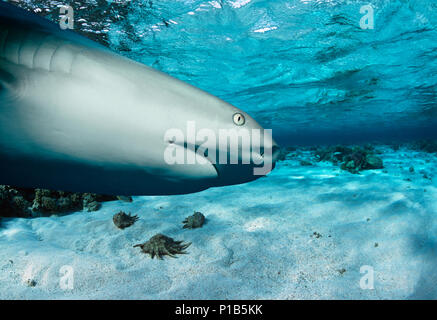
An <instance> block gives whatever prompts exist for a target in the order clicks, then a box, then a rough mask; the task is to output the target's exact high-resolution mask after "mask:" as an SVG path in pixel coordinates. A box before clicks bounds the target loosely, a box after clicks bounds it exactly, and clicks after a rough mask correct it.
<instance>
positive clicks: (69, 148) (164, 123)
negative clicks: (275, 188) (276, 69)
mask: <svg viewBox="0 0 437 320" xmlns="http://www.w3.org/2000/svg"><path fill="white" fill-rule="evenodd" d="M237 112H239V113H241V114H243V115H244V116H245V119H246V121H245V124H244V127H245V128H247V129H262V128H261V127H260V126H259V125H258V124H257V123H256V122H255V120H253V119H252V118H251V117H250V116H249V115H248V114H246V113H245V112H243V111H241V110H239V109H237V108H235V107H234V106H232V105H230V104H228V103H226V102H224V101H222V100H220V99H218V98H216V97H214V96H212V95H210V94H208V93H206V92H204V91H201V90H199V89H197V88H195V87H193V86H191V85H189V84H187V83H184V82H182V81H180V80H177V79H175V78H172V77H170V76H168V75H166V74H164V73H161V72H159V71H157V70H154V69H152V68H149V67H147V66H145V65H143V64H140V63H137V62H135V61H132V60H129V59H127V58H124V57H122V56H120V55H118V54H116V53H114V52H112V51H110V50H109V49H107V48H104V47H103V46H101V45H99V44H97V43H95V42H93V41H91V40H89V39H86V38H85V37H82V36H79V35H78V34H76V33H74V32H73V31H64V30H61V29H60V28H59V26H58V25H57V24H54V23H51V22H49V21H47V20H46V19H44V18H41V17H38V16H37V15H34V14H33V13H29V12H26V11H25V10H22V9H19V8H17V7H15V6H14V5H11V4H8V3H5V2H2V1H0V184H8V185H13V186H17V187H31V188H47V189H54V190H65V191H75V192H94V193H101V194H116V195H172V194H185V193H191V192H197V191H201V190H204V189H207V188H209V187H216V186H224V185H232V184H239V183H244V182H248V181H252V180H255V179H257V178H259V176H255V175H254V174H253V168H254V167H255V165H254V164H253V163H251V164H249V165H243V164H236V165H232V164H224V165H221V164H220V165H219V164H213V161H211V159H210V158H208V155H205V159H206V160H208V161H206V163H205V164H175V165H169V164H167V163H166V162H165V161H164V156H163V155H164V151H165V149H166V148H167V147H168V145H169V144H170V143H173V141H165V140H164V136H165V132H166V130H168V129H170V128H180V129H181V130H182V131H183V132H185V130H186V126H187V121H195V123H196V127H197V128H208V129H212V130H214V132H218V130H219V129H235V128H236V125H235V123H234V122H233V115H234V114H235V113H237ZM217 134H218V133H217ZM263 137H264V136H263ZM264 138H265V139H267V140H266V141H269V143H268V144H266V148H267V145H269V146H270V148H272V149H273V151H274V152H273V156H271V159H269V160H270V161H272V162H273V163H274V160H275V153H276V149H277V146H276V145H275V143H274V141H273V140H272V138H271V137H269V136H267V135H265V137H264ZM265 139H261V145H260V146H259V147H261V150H262V148H263V147H264V145H262V143H263V141H264V140H265ZM196 145H198V142H197V141H196ZM272 145H273V147H271V146H272ZM178 147H180V148H185V149H187V150H184V151H187V152H188V151H189V150H188V147H187V143H182V144H180V145H178ZM218 149H219V148H218ZM217 152H232V151H230V150H217ZM267 154H268V153H267ZM229 156H231V155H229ZM260 156H261V157H263V155H262V154H261V153H260ZM238 157H239V159H241V153H240V154H239V155H238ZM265 160H266V159H265Z"/></svg>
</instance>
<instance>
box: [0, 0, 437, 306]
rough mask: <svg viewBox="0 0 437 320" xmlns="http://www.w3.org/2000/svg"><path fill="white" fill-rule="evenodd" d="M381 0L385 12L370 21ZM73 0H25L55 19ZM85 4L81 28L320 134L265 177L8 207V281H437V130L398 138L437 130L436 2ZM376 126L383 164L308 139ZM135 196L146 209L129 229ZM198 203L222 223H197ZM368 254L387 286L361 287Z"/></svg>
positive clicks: (179, 289) (264, 290)
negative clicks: (168, 252) (167, 248)
mask: <svg viewBox="0 0 437 320" xmlns="http://www.w3.org/2000/svg"><path fill="white" fill-rule="evenodd" d="M10 2H12V1H10ZM369 3H370V4H371V5H372V6H373V8H374V28H373V29H362V28H361V26H360V21H361V19H362V17H363V14H362V13H360V9H361V8H362V6H364V5H368V4H369ZM62 4H64V3H63V2H62V1H50V0H26V1H20V2H19V3H18V5H20V6H22V7H24V8H26V9H28V10H33V11H35V12H36V13H38V14H40V15H43V16H46V17H47V18H48V19H51V20H54V21H58V20H59V15H58V12H59V11H58V6H60V5H62ZM72 5H73V7H74V9H75V10H74V12H75V31H77V32H79V33H82V34H84V35H85V36H87V37H89V38H91V39H93V40H96V41H98V42H100V43H103V44H105V45H107V46H109V47H110V48H112V49H113V50H115V51H117V52H118V53H120V54H122V55H124V56H127V57H129V58H132V59H134V60H137V61H139V62H142V63H145V64H147V65H150V66H153V67H154V68H157V69H159V70H162V71H164V72H166V73H169V74H170V75H172V76H175V77H177V78H179V79H181V80H184V81H187V82H189V83H191V84H193V85H195V86H197V87H200V88H201V89H204V90H206V91H208V92H210V93H212V94H214V95H216V96H218V97H220V98H222V99H224V100H226V101H228V102H230V103H232V104H234V105H236V106H237V107H238V108H241V109H243V110H245V111H247V112H248V113H250V114H251V115H252V116H253V117H254V118H255V119H256V120H258V121H259V122H260V123H261V124H262V125H263V127H265V128H271V129H273V134H274V137H275V139H276V140H277V141H278V142H279V143H280V144H281V145H282V146H287V145H288V146H297V145H303V146H305V147H301V148H300V147H297V148H288V149H287V150H286V151H284V154H283V159H282V160H281V161H278V162H277V164H276V168H275V169H274V170H273V172H272V173H271V174H270V175H269V176H268V177H263V178H261V179H258V180H256V181H254V182H251V183H246V184H241V185H235V186H227V187H221V188H211V189H208V190H205V191H202V192H198V193H193V194H187V195H177V196H147V197H146V196H144V197H143V196H141V197H133V199H132V200H133V201H132V202H124V201H109V202H104V203H103V204H102V207H101V208H100V209H99V210H98V211H97V212H92V213H90V212H87V211H86V210H83V211H80V210H79V209H77V210H79V211H75V212H68V213H69V214H68V215H67V214H65V215H64V214H62V215H60V216H58V215H56V214H53V215H51V216H49V217H47V216H41V217H40V216H37V217H36V218H33V219H24V218H7V219H2V221H1V222H2V225H1V226H0V227H1V229H0V247H1V248H2V250H0V271H1V272H0V288H1V290H0V298H2V299H18V298H19V299H22V298H26V299H53V298H55V299H64V298H80V299H84V298H85V299H90V298H91V299H92V298H94V299H120V298H122V299H126V297H128V298H130V299H332V298H339V299H416V298H420V299H435V298H436V297H437V291H436V286H435V284H436V283H437V277H436V274H435V270H436V268H437V265H436V259H435V257H436V248H437V219H436V218H437V203H436V201H435V199H436V198H437V184H436V177H437V157H436V154H437V153H436V151H437V149H436V148H437V145H436V144H432V143H423V144H422V143H418V144H417V143H414V142H413V143H405V144H403V143H399V144H398V143H394V142H397V141H399V142H401V141H406V142H409V141H410V140H416V139H423V138H427V139H434V138H437V129H436V128H437V123H436V122H437V117H436V116H437V103H436V98H437V62H436V61H437V59H436V58H437V32H436V24H437V10H436V9H437V4H436V3H435V2H433V1H432V0H422V1H401V0H391V1H340V0H337V1H336V0H332V1H329V0H324V1H322V0H319V1H315V0H314V1H311V0H307V1H303V0H301V1H297V0H289V1H283V0H270V1H267V0H266V1H261V0H258V1H257V0H231V1H229V0H226V1H225V0H222V1H219V0H216V1H197V0H185V1H182V0H172V1H164V0H162V1H156V0H153V1H152V0H148V1H146V0H142V1H137V0H135V1H106V0H81V1H75V2H74V3H73V4H72ZM361 142H366V143H367V142H376V143H375V144H374V145H373V146H372V145H370V147H369V145H367V146H366V151H365V152H366V153H363V152H364V151H363V149H360V150H359V151H358V152H353V153H352V152H349V153H351V154H350V156H351V157H356V156H357V154H361V155H363V154H364V155H365V159H366V161H367V160H368V158H367V157H368V156H369V155H370V156H372V157H373V159H374V158H375V157H378V158H381V161H383V163H384V165H383V166H384V167H383V168H382V167H374V168H370V170H362V171H360V172H353V170H350V168H349V170H347V169H348V168H347V166H343V165H347V164H348V162H349V161H350V159H349V158H344V159H348V160H346V161H344V159H343V160H341V161H340V160H339V159H337V160H339V161H336V160H335V158H338V154H341V152H336V150H337V149H335V150H333V149H328V151H329V152H328V153H327V154H328V156H329V157H326V159H322V158H320V157H318V156H319V155H320V153H322V154H323V153H324V151H326V149H324V148H322V149H321V150H319V149H317V150H316V148H307V147H306V146H307V145H313V144H320V145H321V144H324V143H328V144H334V143H335V144H337V143H350V144H356V143H361ZM377 142H381V143H382V144H381V143H377ZM362 148H364V147H362ZM367 148H370V149H367ZM321 160H328V161H321ZM333 160H334V161H333ZM358 160H360V161H361V160H362V157H361V158H359V159H358ZM341 162H344V163H341ZM345 169H346V170H345ZM367 169H369V168H367ZM351 171H352V172H351ZM32 201H33V200H32ZM121 210H123V211H125V212H129V213H132V214H133V215H138V217H139V221H138V222H137V223H136V224H134V225H133V226H131V227H130V228H127V229H125V230H119V229H117V228H116V227H114V223H113V221H112V219H113V218H112V217H113V215H114V214H115V213H118V212H119V211H121ZM193 211H200V212H202V213H203V214H205V216H206V221H207V222H206V223H205V226H204V227H202V228H199V229H196V230H186V229H183V228H182V224H181V222H182V221H183V220H184V219H185V218H186V217H187V216H188V215H191V214H192V213H193ZM157 233H162V234H165V235H167V236H170V237H172V238H174V239H176V240H180V241H182V240H183V241H185V242H192V245H191V246H190V247H189V250H188V254H187V255H184V256H181V257H180V259H165V260H163V261H157V260H156V259H155V260H152V259H149V257H148V256H147V255H144V254H142V253H141V252H140V251H139V250H137V248H133V245H135V244H137V243H142V242H145V241H147V240H148V239H150V238H151V237H152V236H154V235H156V234H157ZM64 266H71V267H72V268H73V269H74V270H75V277H76V278H75V287H74V289H73V290H64V289H63V288H60V286H59V271H60V270H61V268H62V267H64ZM363 267H371V269H372V270H373V271H372V272H374V288H371V289H370V288H366V287H363V286H362V279H363V277H364V274H363V272H362V271H361V270H362V268H363ZM372 275H373V273H372ZM29 280H34V281H35V283H36V285H35V286H34V287H29V285H28V283H29ZM372 282H373V281H372ZM235 288H239V290H235Z"/></svg>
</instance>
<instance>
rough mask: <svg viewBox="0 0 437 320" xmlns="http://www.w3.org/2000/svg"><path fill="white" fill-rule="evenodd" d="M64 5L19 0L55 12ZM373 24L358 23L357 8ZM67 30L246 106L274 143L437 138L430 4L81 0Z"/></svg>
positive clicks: (435, 14) (424, 0)
mask: <svg viewBox="0 0 437 320" xmlns="http://www.w3.org/2000/svg"><path fill="white" fill-rule="evenodd" d="M61 4H63V2H62V1H46V0H44V1H41V0H27V1H22V2H21V5H22V6H23V7H26V8H28V9H36V8H38V9H39V10H38V9H37V11H38V13H39V14H42V15H46V16H48V18H49V19H52V20H58V19H59V17H58V9H57V6H59V5H61ZM369 4H371V5H372V7H373V10H374V23H373V29H362V28H361V26H360V21H361V19H362V18H363V16H364V15H365V13H366V12H364V14H363V13H360V9H361V7H362V6H364V5H369ZM73 8H74V9H75V17H76V18H75V19H76V24H75V30H76V31H78V32H81V33H83V34H85V35H86V36H88V37H91V38H93V39H95V40H97V41H100V42H102V43H104V44H106V45H108V46H110V47H111V48H112V49H114V50H116V51H118V52H119V53H121V54H123V55H125V56H128V57H130V58H132V59H134V60H137V61H140V62H143V63H145V64H147V65H150V66H153V67H155V68H157V69H160V70H162V71H164V72H167V73H169V74H171V75H173V76H175V77H177V78H179V79H182V80H184V81H187V82H189V83H191V84H193V85H195V86H197V87H200V88H202V89H204V90H206V91H208V92H210V93H212V94H214V95H216V96H218V97H220V98H223V99H224V100H226V101H228V102H230V103H232V104H234V105H236V106H237V107H239V108H241V109H243V110H245V111H247V112H249V113H250V114H251V115H252V116H253V117H254V118H255V119H256V120H258V121H259V122H260V123H261V124H262V125H263V126H264V127H265V128H271V129H273V133H274V136H275V138H276V140H278V141H279V142H280V143H281V144H283V145H296V144H320V143H337V142H347V143H355V142H368V141H375V140H376V141H383V142H386V141H388V140H390V141H391V140H395V139H400V140H405V139H411V138H430V137H436V136H437V130H436V129H433V128H435V127H437V126H436V118H437V117H436V116H437V104H436V97H437V91H436V90H437V59H436V57H437V31H436V25H437V10H436V9H437V4H436V3H435V2H434V1H431V0H418V1H406V0H390V1H388V0H377V1H375V0H373V1H350V0H349V1H344V0H330V1H328V0H318V1H316V0H306V1H304V0H275V1H272V0H271V1H257V0H221V1H198V0H174V1H158V0H153V1H152V0H141V1H137V0H133V1H105V0H98V1H78V2H75V3H74V4H73Z"/></svg>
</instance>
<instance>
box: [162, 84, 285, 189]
mask: <svg viewBox="0 0 437 320" xmlns="http://www.w3.org/2000/svg"><path fill="white" fill-rule="evenodd" d="M190 89H192V90H189V91H190V103H189V104H184V106H180V107H179V106H176V107H175V108H174V109H173V110H174V111H173V112H174V113H179V115H178V116H177V117H171V118H173V119H177V121H175V120H172V124H173V126H172V127H171V128H170V129H169V130H167V131H166V132H165V134H164V144H165V145H166V151H165V156H164V158H165V160H166V161H167V163H172V162H173V163H174V164H175V165H177V166H179V165H181V166H182V168H185V169H182V170H186V172H191V173H192V174H193V178H198V179H199V180H204V181H205V183H207V184H209V186H225V185H232V184H239V183H244V182H248V181H252V180H255V179H258V178H260V177H262V176H265V175H266V174H268V173H269V172H270V171H271V170H273V168H274V167H275V162H276V160H277V157H278V154H279V146H278V145H277V144H276V142H275V141H274V140H273V138H272V134H271V130H265V129H264V128H262V127H261V126H260V125H259V124H258V123H257V122H256V121H255V120H254V119H253V118H252V117H251V116H250V115H249V114H247V113H246V112H244V111H242V110H240V109H238V108H236V107H234V106H232V105H230V104H229V103H226V102H224V101H222V100H220V99H218V98H216V97H213V96H211V95H209V94H207V93H205V92H203V91H200V90H198V89H195V88H190ZM182 100H183V99H182ZM181 119H183V121H181ZM176 158H178V159H176ZM168 160H169V161H168ZM178 170H179V169H178ZM196 176H197V177H196Z"/></svg>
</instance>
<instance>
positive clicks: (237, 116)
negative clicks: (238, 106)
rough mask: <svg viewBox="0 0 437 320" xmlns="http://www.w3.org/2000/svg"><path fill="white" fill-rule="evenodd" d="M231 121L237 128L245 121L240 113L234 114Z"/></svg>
mask: <svg viewBox="0 0 437 320" xmlns="http://www.w3.org/2000/svg"><path fill="white" fill-rule="evenodd" d="M233 119H234V123H235V124H236V125H237V126H242V125H243V124H244V123H245V122H246V119H244V116H243V115H242V114H241V113H236V114H234V118H233Z"/></svg>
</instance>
